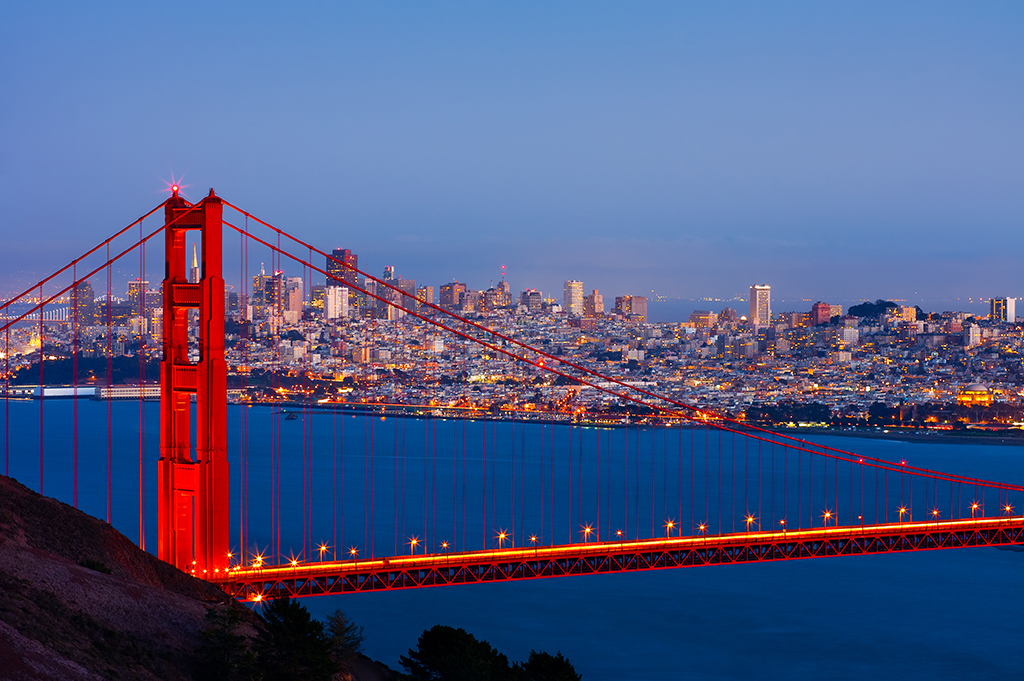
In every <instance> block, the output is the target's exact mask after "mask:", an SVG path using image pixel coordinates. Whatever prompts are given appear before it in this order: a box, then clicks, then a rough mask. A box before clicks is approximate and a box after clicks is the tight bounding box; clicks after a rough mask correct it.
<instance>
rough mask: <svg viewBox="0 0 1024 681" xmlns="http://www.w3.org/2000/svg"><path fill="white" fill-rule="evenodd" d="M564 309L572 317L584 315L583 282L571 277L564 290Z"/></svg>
mask: <svg viewBox="0 0 1024 681" xmlns="http://www.w3.org/2000/svg"><path fill="white" fill-rule="evenodd" d="M562 309H563V310H565V313H566V314H568V315H569V316H571V317H582V316H583V282H582V281H578V280H576V279H570V280H569V281H567V282H565V286H564V289H563V292H562Z"/></svg>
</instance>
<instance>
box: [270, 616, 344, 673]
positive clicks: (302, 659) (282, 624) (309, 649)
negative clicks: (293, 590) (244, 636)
mask: <svg viewBox="0 0 1024 681" xmlns="http://www.w3.org/2000/svg"><path fill="white" fill-rule="evenodd" d="M258 651H259V652H258V660H259V666H260V669H261V670H262V672H263V678H264V680H265V681H293V680H294V681H329V679H330V678H331V676H332V675H333V674H334V673H335V672H337V671H339V669H338V665H337V663H335V661H334V660H333V659H331V641H330V640H329V639H328V638H327V637H326V636H325V635H324V625H323V623H322V622H319V621H317V620H315V619H313V618H312V617H310V614H309V611H308V610H306V608H305V607H304V606H303V605H302V604H300V603H298V602H297V601H293V600H291V599H290V598H288V597H285V598H278V599H276V600H273V601H270V602H269V603H268V604H267V605H265V606H263V615H262V618H261V621H260V627H259V648H258Z"/></svg>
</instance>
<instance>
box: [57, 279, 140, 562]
mask: <svg viewBox="0 0 1024 681" xmlns="http://www.w3.org/2000/svg"><path fill="white" fill-rule="evenodd" d="M71 278H72V279H73V280H74V282H75V288H74V289H72V293H71V308H72V309H71V315H72V316H71V385H72V386H73V388H74V395H75V397H74V404H73V405H72V407H71V409H72V412H73V413H72V416H71V424H72V425H71V428H72V437H71V448H72V459H73V463H72V466H73V468H74V471H73V475H72V478H73V487H74V489H73V491H72V497H73V498H74V506H75V508H78V263H77V262H76V263H75V264H74V265H72V266H71ZM143 548H144V547H143Z"/></svg>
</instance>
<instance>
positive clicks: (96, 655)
mask: <svg viewBox="0 0 1024 681" xmlns="http://www.w3.org/2000/svg"><path fill="white" fill-rule="evenodd" d="M212 607H239V608H240V607H241V606H238V605H237V604H234V603H233V602H231V601H230V599H228V598H226V596H225V595H224V594H223V592H221V591H220V590H219V589H218V588H217V587H215V586H213V585H211V584H208V583H206V582H203V581H202V580H198V579H195V578H193V577H191V576H189V575H187V574H185V573H183V572H181V571H180V570H177V569H176V568H174V567H172V566H170V565H168V564H167V563H164V562H162V561H160V560H158V559H157V558H155V557H154V556H152V555H150V554H148V553H146V552H144V551H141V550H139V549H138V547H136V546H135V545H134V544H133V543H132V542H131V541H130V540H129V539H128V538H127V537H125V536H124V535H122V534H121V533H119V532H118V531H117V530H115V529H114V528H112V527H111V526H110V525H107V524H106V523H104V522H102V521H100V520H97V519H95V518H93V517H91V516H88V515H86V514H85V513H82V512H81V511H77V510H75V509H74V508H71V507H70V506H68V505H67V504H63V503H61V502H59V501H56V500H54V499H49V498H46V497H43V496H40V495H39V494H36V493H35V492H33V491H31V490H29V489H28V488H26V487H24V486H23V485H21V484H19V483H18V482H16V481H14V480H12V479H10V478H6V477H3V476H0V678H4V679H16V680H19V681H20V680H29V679H61V680H63V679H67V680H69V681H70V680H74V681H78V680H79V679H83V680H84V679H101V678H128V679H154V680H155V679H188V678H191V670H192V669H193V664H194V653H195V649H196V646H197V645H198V643H199V639H198V634H199V632H200V631H202V629H203V628H204V626H205V617H206V613H207V611H208V610H209V609H210V608H212ZM245 616H246V617H247V618H251V614H250V613H249V612H248V611H247V610H246V611H245Z"/></svg>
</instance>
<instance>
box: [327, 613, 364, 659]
mask: <svg viewBox="0 0 1024 681" xmlns="http://www.w3.org/2000/svg"><path fill="white" fill-rule="evenodd" d="M327 638H328V640H330V642H331V655H332V656H333V657H334V661H335V662H337V663H339V664H344V663H346V662H348V661H349V660H353V659H355V658H356V657H357V656H358V655H359V653H361V652H363V641H365V640H366V635H365V634H364V633H363V628H362V627H360V626H356V624H355V623H354V622H352V620H350V619H349V618H348V616H347V615H346V614H345V613H343V612H342V611H341V610H335V611H334V613H333V614H331V615H328V617H327Z"/></svg>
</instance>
